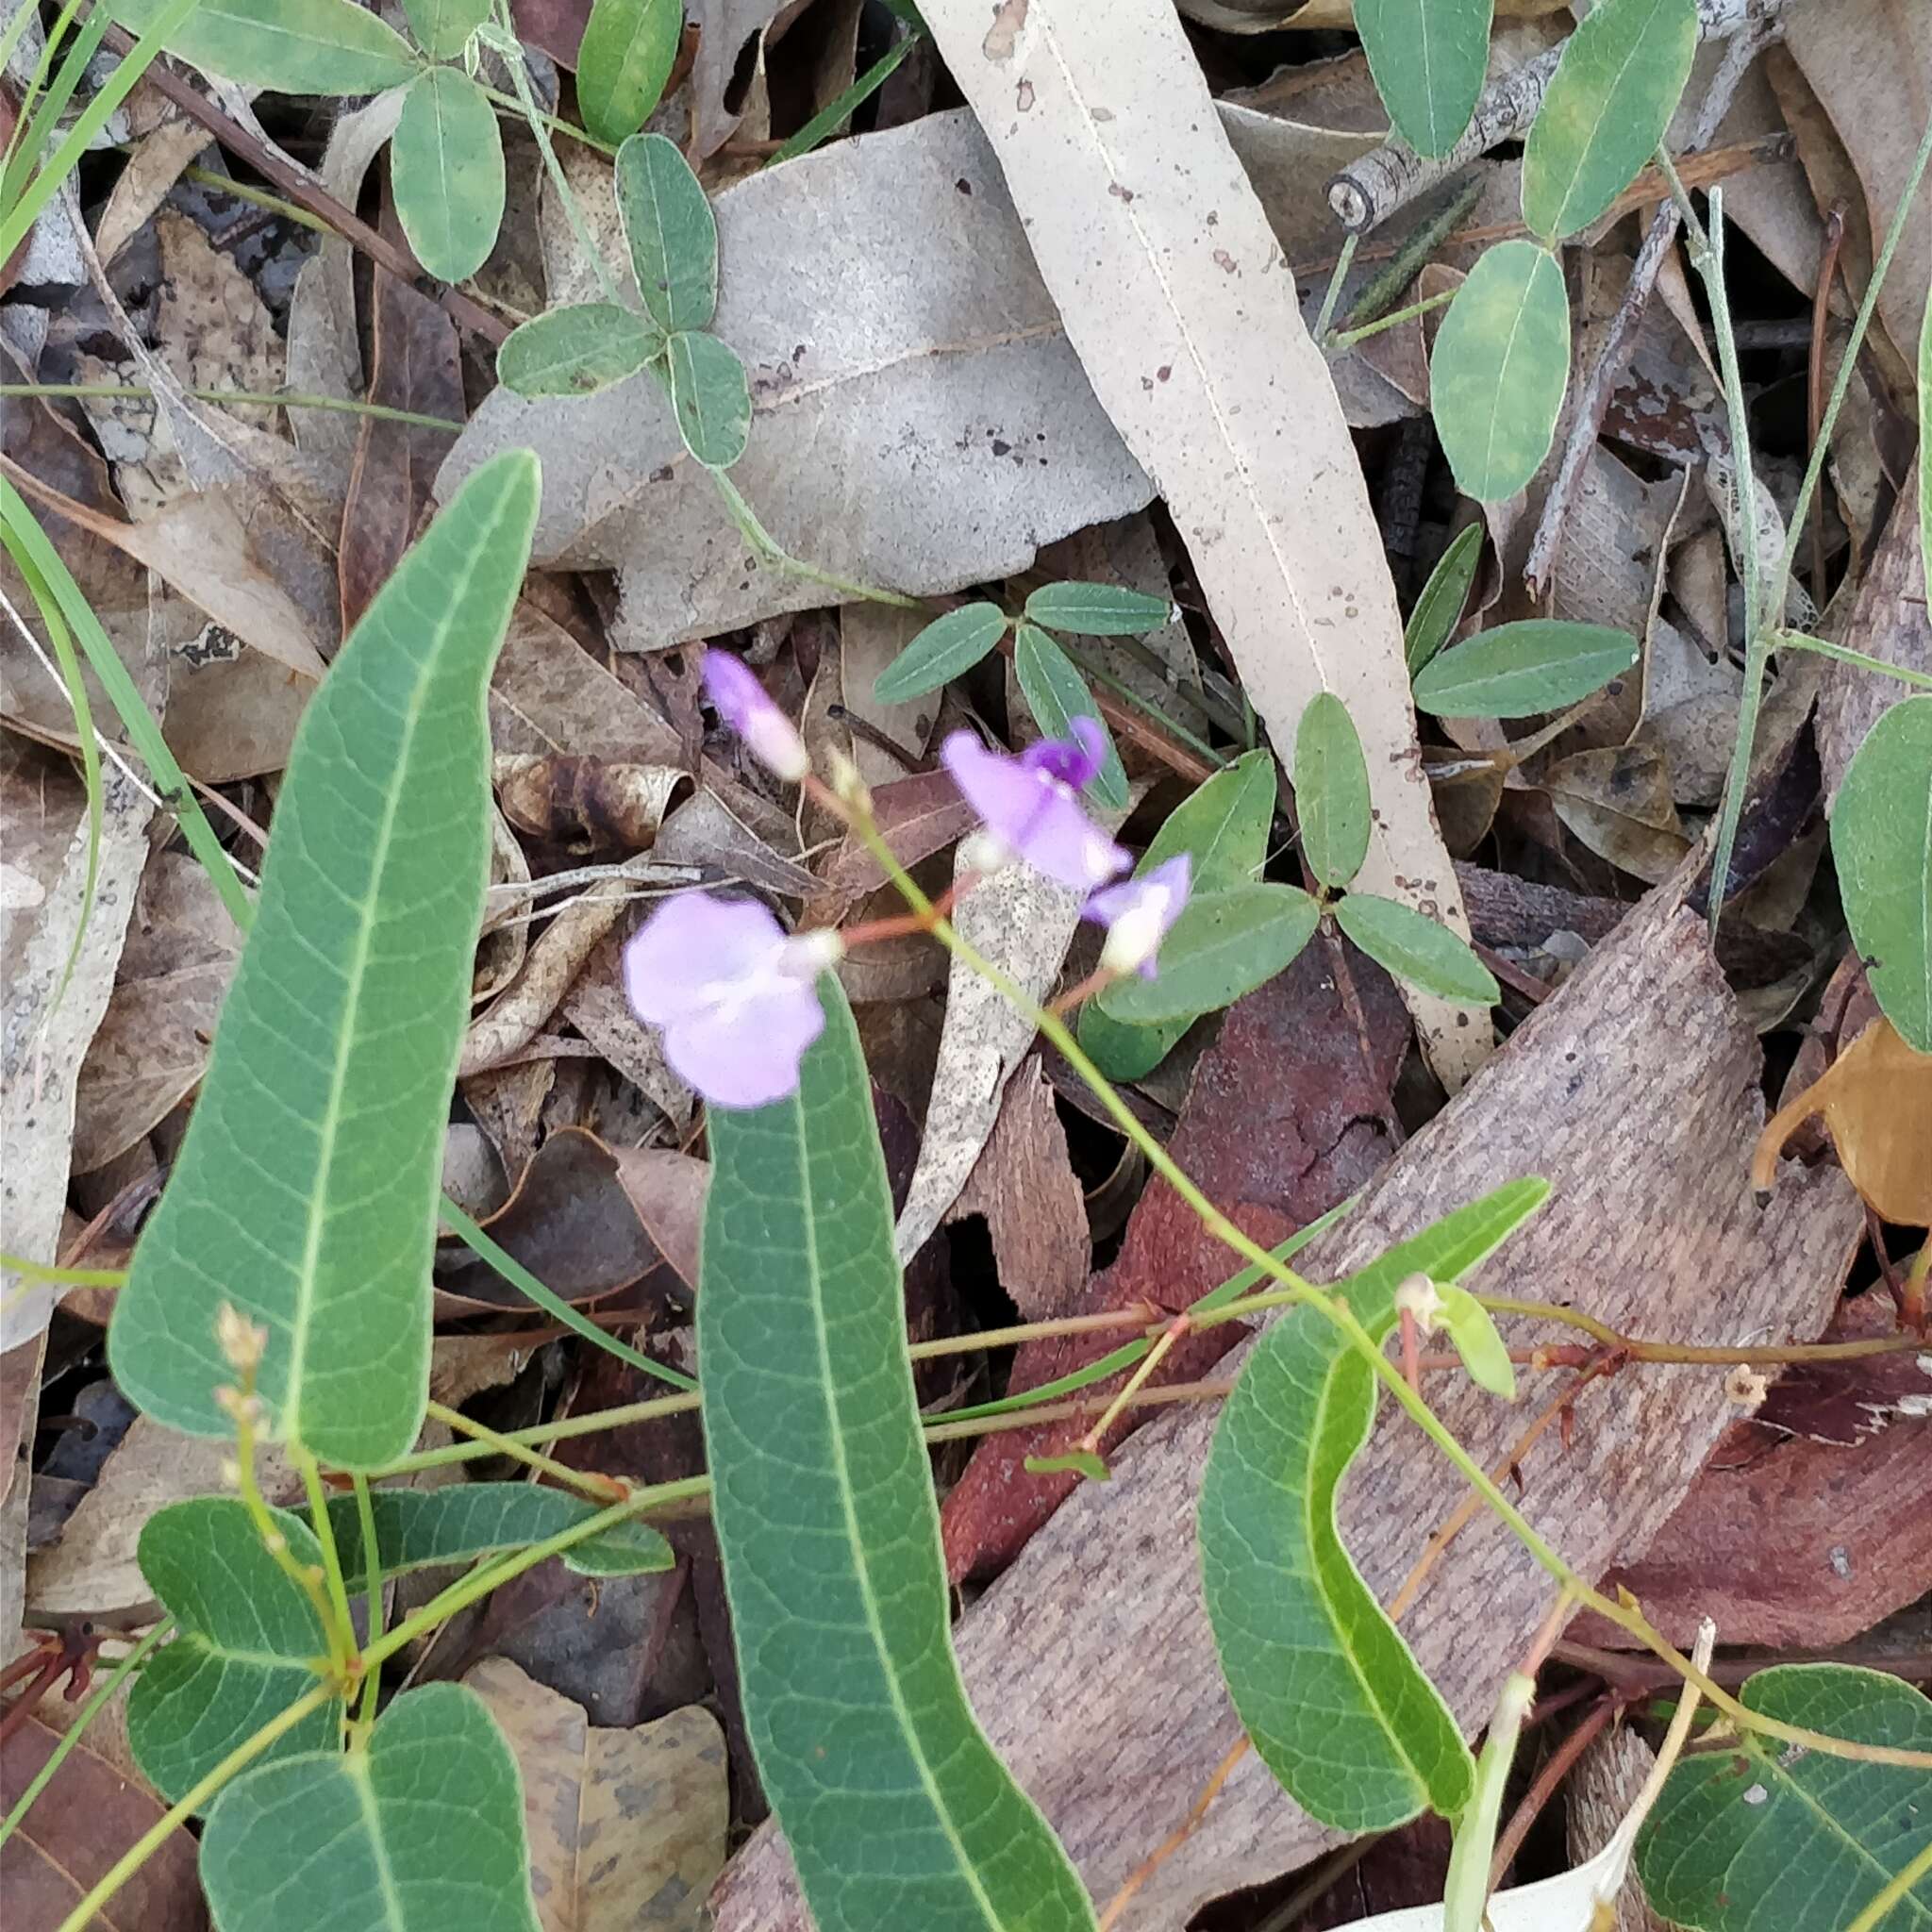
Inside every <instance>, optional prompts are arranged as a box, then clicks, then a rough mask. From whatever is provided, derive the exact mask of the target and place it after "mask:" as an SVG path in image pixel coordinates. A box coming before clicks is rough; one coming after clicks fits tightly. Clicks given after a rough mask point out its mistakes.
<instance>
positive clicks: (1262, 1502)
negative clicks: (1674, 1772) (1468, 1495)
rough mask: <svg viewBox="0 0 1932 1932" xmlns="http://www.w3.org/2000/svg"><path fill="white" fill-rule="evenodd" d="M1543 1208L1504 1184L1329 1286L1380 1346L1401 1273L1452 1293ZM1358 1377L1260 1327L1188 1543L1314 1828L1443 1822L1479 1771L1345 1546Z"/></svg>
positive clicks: (1326, 1338) (1253, 1714)
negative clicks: (1422, 1819) (1341, 1508)
mask: <svg viewBox="0 0 1932 1932" xmlns="http://www.w3.org/2000/svg"><path fill="white" fill-rule="evenodd" d="M1548 1193H1549V1184H1548V1183H1547V1182H1545V1181H1541V1180H1520V1181H1511V1182H1509V1183H1508V1184H1507V1186H1505V1187H1502V1188H1499V1189H1497V1190H1496V1191H1495V1192H1494V1193H1491V1194H1488V1195H1485V1196H1484V1197H1483V1198H1482V1199H1481V1200H1480V1201H1474V1202H1472V1203H1470V1204H1469V1206H1467V1207H1464V1208H1457V1210H1456V1211H1455V1212H1454V1213H1453V1214H1450V1215H1448V1216H1446V1217H1445V1218H1444V1219H1443V1220H1441V1221H1440V1222H1438V1223H1437V1224H1436V1225H1435V1226H1433V1227H1431V1228H1429V1229H1427V1230H1426V1231H1425V1232H1424V1233H1422V1234H1420V1235H1417V1236H1416V1237H1415V1238H1414V1239H1413V1240H1412V1241H1401V1242H1398V1243H1397V1244H1396V1245H1395V1246H1394V1247H1392V1248H1391V1249H1390V1250H1389V1252H1388V1253H1387V1254H1385V1255H1384V1256H1383V1257H1381V1258H1380V1259H1379V1260H1377V1261H1375V1262H1374V1264H1372V1265H1371V1266H1370V1267H1368V1268H1365V1269H1363V1270H1362V1271H1361V1273H1360V1274H1353V1275H1351V1276H1350V1277H1349V1278H1348V1279H1347V1280H1346V1281H1345V1282H1341V1283H1339V1284H1337V1288H1336V1292H1337V1293H1338V1294H1341V1295H1343V1296H1344V1297H1345V1298H1346V1300H1347V1303H1348V1306H1349V1307H1350V1308H1351V1309H1352V1310H1353V1311H1354V1312H1355V1314H1356V1316H1357V1319H1358V1320H1359V1321H1360V1322H1361V1324H1362V1325H1363V1326H1364V1327H1366V1328H1367V1329H1368V1331H1369V1333H1370V1334H1371V1335H1372V1336H1374V1338H1375V1340H1376V1341H1378V1342H1379V1341H1381V1340H1382V1339H1383V1338H1384V1337H1385V1336H1386V1335H1387V1334H1388V1332H1389V1330H1390V1328H1391V1326H1392V1325H1393V1324H1394V1321H1395V1290H1396V1286H1397V1284H1398V1283H1399V1282H1400V1281H1401V1280H1402V1279H1403V1277H1404V1276H1405V1275H1407V1274H1418V1273H1419V1274H1426V1275H1428V1276H1430V1277H1431V1279H1433V1280H1436V1281H1453V1280H1455V1279H1456V1278H1457V1276H1458V1275H1460V1274H1465V1273H1466V1272H1467V1271H1468V1270H1469V1269H1471V1268H1474V1266H1475V1265H1476V1264H1477V1263H1478V1262H1479V1261H1481V1260H1482V1259H1483V1258H1484V1257H1486V1256H1488V1255H1489V1254H1491V1252H1492V1251H1493V1250H1494V1249H1495V1248H1496V1247H1497V1246H1499V1245H1500V1244H1501V1242H1502V1241H1504V1240H1505V1239H1506V1237H1507V1236H1508V1235H1509V1234H1510V1233H1512V1232H1513V1231H1514V1230H1515V1229H1516V1228H1517V1227H1518V1226H1519V1225H1521V1224H1522V1223H1523V1222H1524V1221H1526V1220H1527V1219H1528V1218H1529V1216H1530V1215H1531V1214H1533V1213H1534V1212H1535V1211H1536V1209H1537V1208H1540V1207H1541V1205H1542V1202H1543V1201H1544V1199H1545V1198H1546V1197H1547V1195H1548ZM1374 1412H1375V1385H1374V1374H1373V1372H1372V1371H1371V1370H1370V1368H1369V1366H1368V1364H1367V1363H1366V1362H1364V1361H1363V1360H1362V1359H1361V1357H1359V1356H1357V1355H1356V1354H1355V1352H1354V1351H1353V1350H1352V1349H1350V1348H1349V1347H1348V1345H1347V1344H1346V1342H1344V1341H1343V1340H1342V1339H1341V1336H1340V1335H1339V1334H1338V1333H1337V1331H1336V1330H1335V1329H1334V1328H1333V1327H1331V1326H1330V1325H1329V1324H1328V1323H1327V1322H1326V1321H1325V1320H1324V1318H1323V1317H1322V1316H1321V1315H1319V1314H1317V1313H1316V1312H1315V1311H1314V1310H1313V1309H1311V1308H1297V1309H1295V1310H1294V1311H1293V1312H1292V1313H1291V1314H1289V1315H1286V1316H1284V1317H1282V1318H1281V1319H1280V1320H1279V1321H1277V1322H1275V1323H1274V1324H1273V1325H1272V1326H1270V1327H1269V1328H1268V1329H1267V1330H1266V1331H1265V1332H1264V1333H1263V1334H1262V1337H1261V1339H1260V1341H1258V1342H1257V1343H1256V1345H1255V1347H1254V1349H1253V1350H1252V1351H1251V1352H1250V1353H1249V1356H1248V1358H1247V1361H1246V1362H1245V1364H1244V1365H1243V1367H1242V1369H1241V1379H1240V1380H1239V1381H1238V1382H1237V1383H1236V1384H1235V1390H1234V1393H1233V1394H1232V1395H1231V1396H1229V1397H1228V1399H1227V1401H1226V1402H1225V1403H1224V1405H1223V1407H1222V1411H1221V1419H1220V1421H1219V1423H1218V1424H1216V1426H1215V1431H1214V1445H1213V1447H1212V1449H1211V1450H1210V1451H1209V1452H1208V1466H1207V1469H1206V1471H1205V1473H1204V1474H1203V1477H1202V1483H1201V1500H1200V1508H1199V1519H1198V1529H1199V1534H1200V1541H1201V1574H1202V1581H1203V1585H1204V1590H1205V1594H1206V1597H1207V1603H1208V1621H1209V1623H1210V1624H1212V1626H1213V1629H1214V1641H1215V1644H1216V1646H1217V1648H1218V1649H1219V1651H1220V1654H1221V1668H1222V1673H1223V1674H1224V1677H1225V1678H1226V1680H1227V1687H1228V1692H1229V1695H1230V1696H1231V1697H1232V1698H1233V1700H1234V1707H1235V1709H1236V1710H1237V1711H1238V1712H1239V1713H1240V1714H1241V1723H1242V1724H1243V1725H1244V1726H1245V1727H1246V1729H1247V1733H1248V1736H1249V1738H1250V1739H1251V1740H1253V1742H1254V1746H1255V1749H1256V1751H1257V1754H1258V1755H1259V1756H1260V1757H1261V1759H1262V1761H1263V1762H1264V1763H1265V1764H1266V1765H1267V1766H1268V1768H1269V1769H1270V1770H1271V1771H1272V1772H1274V1775H1275V1776H1276V1777H1278V1778H1279V1779H1280V1780H1281V1782H1282V1783H1283V1784H1284V1785H1285V1786H1286V1787H1287V1788H1288V1790H1289V1791H1290V1792H1291V1794H1292V1795H1293V1797H1294V1800H1295V1802H1296V1803H1297V1804H1298V1805H1300V1806H1301V1807H1303V1809H1304V1810H1306V1811H1307V1812H1308V1813H1309V1814H1310V1815H1311V1816H1313V1817H1315V1818H1319V1819H1320V1820H1321V1821H1322V1822H1323V1823H1324V1824H1332V1825H1335V1826H1338V1827H1340V1828H1341V1829H1342V1830H1345V1831H1378V1830H1384V1829H1387V1828H1388V1827H1389V1826H1391V1825H1395V1824H1402V1823H1403V1822H1404V1821H1405V1820H1406V1819H1409V1818H1413V1817H1414V1816H1415V1815H1416V1814H1417V1813H1418V1812H1419V1811H1422V1810H1424V1808H1427V1809H1432V1810H1435V1811H1438V1812H1441V1814H1443V1815H1444V1816H1446V1817H1454V1816H1455V1815H1456V1814H1457V1812H1458V1811H1460V1810H1461V1808H1462V1807H1463V1805H1464V1803H1465V1802H1466V1801H1467V1799H1468V1797H1469V1795H1470V1792H1471V1790H1472V1788H1473V1784H1474V1760H1473V1759H1472V1758H1471V1757H1470V1754H1469V1748H1468V1746H1467V1745H1465V1744H1464V1743H1463V1741H1462V1736H1461V1733H1460V1732H1459V1731H1458V1730H1457V1725H1456V1720H1455V1718H1454V1717H1453V1716H1451V1714H1450V1712H1449V1708H1448V1707H1447V1706H1446V1705H1445V1704H1444V1703H1443V1702H1442V1699H1441V1695H1440V1694H1439V1693H1438V1691H1437V1690H1436V1688H1435V1686H1434V1685H1433V1684H1431V1683H1430V1682H1429V1680H1428V1678H1427V1677H1426V1676H1425V1675H1424V1674H1423V1672H1422V1670H1421V1669H1420V1667H1419V1666H1418V1665H1417V1663H1416V1661H1415V1658H1414V1657H1412V1656H1411V1655H1410V1654H1409V1650H1408V1646H1407V1644H1406V1643H1405V1642H1404V1641H1402V1638H1401V1636H1400V1634H1399V1633H1398V1632H1397V1630H1396V1628H1395V1626H1394V1624H1391V1622H1390V1621H1389V1619H1388V1617H1387V1615H1386V1614H1385V1613H1384V1612H1383V1609H1382V1607H1381V1606H1380V1605H1379V1604H1378V1603H1377V1602H1376V1601H1375V1599H1374V1595H1373V1594H1372V1593H1371V1592H1370V1591H1369V1588H1368V1586H1367V1585H1366V1584H1365V1583H1364V1582H1363V1581H1362V1579H1361V1576H1360V1574H1358V1573H1357V1570H1356V1567H1355V1564H1354V1562H1353V1560H1352V1559H1351V1558H1350V1557H1349V1554H1348V1551H1347V1550H1346V1548H1344V1547H1343V1545H1342V1541H1341V1532H1340V1530H1339V1528H1338V1526H1337V1524H1336V1518H1335V1498H1336V1493H1337V1491H1338V1490H1339V1489H1340V1488H1341V1481H1342V1478H1343V1477H1344V1476H1345V1475H1346V1474H1347V1473H1348V1467H1349V1464H1350V1463H1351V1462H1353V1461H1354V1459H1355V1457H1356V1456H1357V1453H1358V1452H1359V1450H1360V1448H1361V1446H1362V1444H1363V1443H1364V1442H1365V1441H1368V1436H1369V1428H1370V1425H1371V1424H1372V1423H1373V1422H1374Z"/></svg>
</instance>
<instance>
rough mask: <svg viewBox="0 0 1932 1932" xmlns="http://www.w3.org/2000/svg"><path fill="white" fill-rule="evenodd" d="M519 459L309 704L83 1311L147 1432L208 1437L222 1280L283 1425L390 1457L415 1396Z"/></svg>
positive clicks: (520, 490) (481, 865) (447, 527)
mask: <svg viewBox="0 0 1932 1932" xmlns="http://www.w3.org/2000/svg"><path fill="white" fill-rule="evenodd" d="M537 499H538V472H537V462H536V458H534V457H532V456H530V455H529V454H528V453H527V452H524V451H510V452H508V453H506V454H505V455H503V456H501V457H498V458H494V459H493V460H492V461H491V462H489V463H486V464H485V465H484V466H483V467H482V468H481V469H479V470H478V471H476V472H475V475H473V476H471V477H470V479H469V481H468V482H466V483H465V484H464V485H463V487H462V489H461V491H459V492H458V495H457V496H456V498H455V499H454V500H453V501H452V502H451V503H450V505H449V506H448V508H446V509H444V510H443V512H442V514H441V516H439V517H438V518H437V519H436V521H435V523H434V524H432V525H430V527H429V530H428V532H427V534H426V535H425V537H424V538H423V539H422V541H420V542H419V543H417V545H416V546H415V548H414V549H413V550H411V551H410V552H409V553H408V556H407V557H405V558H403V560H402V562H401V563H400V564H399V565H397V567H396V569H395V571H394V573H393V574H392V575H391V577H390V579H389V581H388V582H387V583H386V584H384V586H383V587H382V589H381V591H379V592H378V593H377V594H376V597H375V601H374V602H373V603H372V604H371V605H370V607H369V608H368V610H367V611H366V612H365V613H364V614H363V617H362V620H361V622H360V623H359V624H358V625H357V626H356V628H355V630H354V631H353V632H352V633H351V634H350V637H349V640H348V641H347V642H346V643H345V644H344V645H343V646H342V648H341V652H340V653H339V654H338V655H337V658H336V659H335V662H334V664H333V666H332V667H331V668H330V671H329V674H328V675H327V677H326V678H325V679H324V681H323V684H322V688H321V690H320V691H317V693H316V694H315V696H314V697H313V698H311V699H310V700H309V702H308V708H307V709H306V710H305V711H304V712H303V714H302V723H301V724H300V726H299V728H298V729H297V731H296V734H295V742H294V746H293V749H292V750H291V753H290V757H289V767H288V774H287V776H286V778H285V779H284V781H283V785H282V790H281V793H280V796H279V798H278V800H277V802H276V806H275V837H274V839H273V840H272V841H270V844H269V853H268V858H267V860H266V863H265V865H264V867H263V871H262V881H261V897H260V901H259V904H258V909H257V912H256V918H255V924H254V928H253V930H252V931H251V933H250V935H249V938H248V942H247V944H246V946H245V947H244V948H243V950H242V960H241V964H240V966H239V967H238V968H237V970H236V974H235V979H234V984H233V986H232V987H231V989H230V991H229V993H228V997H227V1002H226V1004H225V1006H224V1007H223V1008H222V1016H221V1024H220V1026H219V1028H218V1030H217V1032H216V1035H215V1042H214V1049H213V1052H212V1053H211V1055H210V1056H209V1059H208V1076H207V1078H206V1079H205V1080H204V1081H203V1083H202V1090H201V1097H200V1099H199V1100H198V1101H197V1102H196V1103H195V1107H194V1111H193V1113H192V1116H191V1117H190V1120H189V1124H188V1133H187V1137H186V1139H185V1140H184V1141H183V1142H182V1146H181V1152H180V1155H179V1157H178V1158H177V1159H176V1161H175V1172H174V1174H173V1177H172V1178H171V1179H170V1181H169V1183H168V1186H167V1188H166V1190H165V1191H164V1192H163V1193H162V1195H161V1200H160V1205H159V1206H158V1208H156V1209H155V1212H154V1215H153V1217H152V1218H151V1219H150V1220H149V1222H148V1224H147V1226H146V1228H145V1230H144V1231H143V1233H142V1238H141V1241H140V1242H139V1244H138V1245H137V1247H136V1249H135V1252H134V1261H133V1265H132V1267H131V1269H130V1271H129V1274H128V1279H127V1285H126V1287H125V1288H124V1289H123V1290H122V1291H121V1293H120V1295H119V1297H118V1299H117V1301H116V1304H115V1308H114V1320H113V1324H112V1325H111V1326H110V1328H109V1329H108V1359H109V1361H110V1363H111V1364H112V1367H113V1372H114V1377H115V1379H116V1380H117V1381H118V1382H119V1383H120V1384H121V1387H122V1388H123V1389H124V1390H125V1391H126V1392H127V1394H128V1396H129V1397H130V1398H131V1399H132V1400H133V1401H135V1402H136V1403H138V1404H139V1405H140V1406H141V1407H142V1408H144V1409H145V1410H147V1412H148V1413H149V1414H150V1415H152V1416H154V1417H156V1418H157V1420H158V1421H160V1422H163V1423H166V1424H168V1425H169V1426H170V1427H171V1428H176V1429H183V1430H185V1431H187V1433H188V1434H190V1435H195V1436H226V1435H229V1434H230V1433H232V1430H233V1426H234V1424H232V1422H231V1421H230V1419H229V1417H228V1416H227V1414H226V1412H225V1410H224V1409H223V1408H222V1407H221V1406H220V1404H219V1403H218V1402H217V1401H216V1399H215V1391H216V1390H217V1389H218V1388H219V1387H221V1386H223V1385H224V1384H225V1383H228V1382H230V1381H232V1380H233V1375H234V1372H233V1370H232V1369H231V1368H230V1366H229V1365H228V1363H227V1362H226V1360H225V1359H224V1357H223V1356H222V1352H221V1350H220V1348H219V1347H218V1346H217V1344H216V1341H215V1318H216V1315H217V1312H218V1311H219V1309H220V1308H221V1307H222V1305H223V1304H224V1303H225V1302H226V1303H230V1304H232V1305H233V1306H234V1307H237V1308H239V1309H240V1310H241V1311H242V1313H243V1314H246V1315H249V1316H251V1317H252V1318H253V1319H254V1320H256V1321H257V1322H258V1323H261V1324H264V1325H265V1326H266V1327H267V1329H268V1331H269V1341H268V1350H267V1353H266V1355H265V1357H264V1358H263V1360H262V1364H261V1373H260V1379H259V1382H258V1389H259V1391H260V1394H261V1396H262V1399H263V1401H264V1402H265V1403H266V1405H267V1407H268V1411H269V1416H270V1419H271V1422H272V1424H273V1425H274V1427H275V1430H276V1432H277V1433H278V1434H279V1435H281V1436H282V1437H283V1438H285V1439H294V1440H297V1441H303V1442H306V1443H307V1445H308V1448H309V1449H310V1450H312V1451H313V1452H314V1453H315V1454H316V1455H317V1456H319V1457H323V1458H324V1459H325V1460H326V1461H329V1462H332V1463H334V1464H335V1465H336V1466H337V1467H338V1468H341V1469H366V1468H369V1467H372V1466H373V1465H375V1464H378V1463H382V1462H387V1461H390V1460H391V1459H392V1458H393V1457H397V1456H400V1455H402V1454H403V1453H404V1452H405V1451H406V1450H407V1449H408V1448H409V1446H410V1445H411V1444H412V1443H413V1442H414V1441H415V1439H416V1432H417V1429H418V1428H419V1427H420V1425H421V1424H422V1420H423V1413H424V1404H425V1401H426V1400H427V1396H428V1380H429V1327H430V1285H429V1264H430V1260H431V1258H432V1256H433V1254H434V1250H435V1240H436V1207H437V1200H438V1197H439V1191H440V1184H441V1171H442V1142H443V1129H444V1126H445V1125H446V1124H447V1122H448V1118H449V1102H450V1092H451V1090H452V1088H453V1087H454V1085H455V1080H456V1068H457V1058H458V1053H459V1051H460V1049H461V1046H462V1038H463V1029H464V1027H465V1025H466V1024H468V1021H469V1017H470V976H471V968H472V965H473V963H474V959H475V946H476V932H477V928H478V926H479V925H480V924H481V923H482V913H483V889H484V882H485V878H486V876H487V869H488V865H489V851H490V829H489V809H490V741H489V729H488V721H487V719H486V717H485V713H484V691H485V689H486V687H487V686H488V684H489V680H490V671H491V665H492V664H493V663H494V662H495V661H496V653H497V649H498V647H499V645H500V644H501V643H502V641H503V635H504V631H505V628H506V627H507V625H508V622H509V613H510V608H511V607H512V605H514V603H515V602H516V596H517V591H518V588H519V586H520V585H521V584H522V582H523V574H524V566H525V561H526V560H527V558H528V557H529V554H530V536H531V531H532V529H533V528H534V526H535V524H536V517H537Z"/></svg>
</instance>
